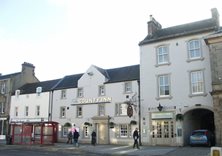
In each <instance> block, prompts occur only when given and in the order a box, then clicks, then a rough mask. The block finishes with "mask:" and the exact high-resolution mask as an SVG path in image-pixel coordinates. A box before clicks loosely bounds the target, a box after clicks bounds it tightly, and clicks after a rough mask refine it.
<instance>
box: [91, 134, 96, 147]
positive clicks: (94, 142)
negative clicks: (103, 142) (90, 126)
mask: <svg viewBox="0 0 222 156" xmlns="http://www.w3.org/2000/svg"><path fill="white" fill-rule="evenodd" d="M91 136H92V141H91V143H92V145H94V146H95V145H96V132H95V131H93V132H92V134H91Z"/></svg>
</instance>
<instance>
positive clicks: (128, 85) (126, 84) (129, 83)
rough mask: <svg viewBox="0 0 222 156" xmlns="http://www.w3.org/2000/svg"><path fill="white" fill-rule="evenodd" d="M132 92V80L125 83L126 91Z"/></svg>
mask: <svg viewBox="0 0 222 156" xmlns="http://www.w3.org/2000/svg"><path fill="white" fill-rule="evenodd" d="M131 92H132V82H131V81H130V82H125V83H124V93H131Z"/></svg>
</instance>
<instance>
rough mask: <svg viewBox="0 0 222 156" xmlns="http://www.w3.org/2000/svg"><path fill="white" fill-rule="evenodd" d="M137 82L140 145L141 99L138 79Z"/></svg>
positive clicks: (140, 143) (140, 142)
mask: <svg viewBox="0 0 222 156" xmlns="http://www.w3.org/2000/svg"><path fill="white" fill-rule="evenodd" d="M137 83H138V90H139V93H138V99H139V101H138V102H139V103H138V109H139V112H138V115H139V133H140V135H139V145H140V146H142V141H141V134H142V131H141V102H140V101H141V100H140V98H141V97H140V81H139V80H138V81H137Z"/></svg>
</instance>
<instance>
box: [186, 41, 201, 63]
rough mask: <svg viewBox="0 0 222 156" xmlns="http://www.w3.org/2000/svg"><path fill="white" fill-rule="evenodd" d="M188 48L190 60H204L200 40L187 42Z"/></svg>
mask: <svg viewBox="0 0 222 156" xmlns="http://www.w3.org/2000/svg"><path fill="white" fill-rule="evenodd" d="M187 48H188V60H190V61H191V60H199V59H203V56H202V55H203V54H202V48H201V41H200V40H198V39H193V40H190V41H188V42H187Z"/></svg>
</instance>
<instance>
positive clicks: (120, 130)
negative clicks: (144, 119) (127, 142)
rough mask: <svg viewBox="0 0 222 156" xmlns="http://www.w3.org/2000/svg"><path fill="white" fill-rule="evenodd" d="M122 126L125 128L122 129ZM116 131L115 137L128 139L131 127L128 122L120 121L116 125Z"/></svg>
mask: <svg viewBox="0 0 222 156" xmlns="http://www.w3.org/2000/svg"><path fill="white" fill-rule="evenodd" d="M122 126H124V127H122ZM123 128H126V129H125V130H124V129H123ZM123 132H124V133H123ZM117 133H118V134H117V137H119V138H122V139H129V138H131V137H132V127H131V125H130V124H125V123H120V124H119V125H118V131H117Z"/></svg>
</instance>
